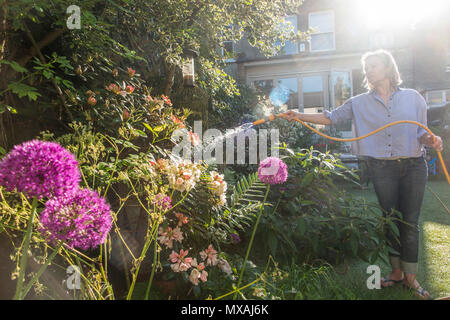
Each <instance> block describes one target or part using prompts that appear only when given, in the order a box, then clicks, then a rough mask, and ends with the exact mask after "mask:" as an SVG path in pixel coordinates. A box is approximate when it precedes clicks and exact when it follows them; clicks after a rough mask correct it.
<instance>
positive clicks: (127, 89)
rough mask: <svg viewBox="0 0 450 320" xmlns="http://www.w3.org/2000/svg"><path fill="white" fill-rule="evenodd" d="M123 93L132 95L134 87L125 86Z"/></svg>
mask: <svg viewBox="0 0 450 320" xmlns="http://www.w3.org/2000/svg"><path fill="white" fill-rule="evenodd" d="M125 91H126V92H128V93H133V91H134V87H133V86H130V85H128V86H126V88H125Z"/></svg>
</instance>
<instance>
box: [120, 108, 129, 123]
mask: <svg viewBox="0 0 450 320" xmlns="http://www.w3.org/2000/svg"><path fill="white" fill-rule="evenodd" d="M129 118H130V113H129V112H128V110H127V109H123V112H122V119H123V121H127V120H128V119H129Z"/></svg>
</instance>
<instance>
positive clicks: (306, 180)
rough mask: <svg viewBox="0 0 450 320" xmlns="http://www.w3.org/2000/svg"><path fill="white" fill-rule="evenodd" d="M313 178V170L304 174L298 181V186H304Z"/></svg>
mask: <svg viewBox="0 0 450 320" xmlns="http://www.w3.org/2000/svg"><path fill="white" fill-rule="evenodd" d="M313 179H314V172H309V173H307V174H306V175H305V177H304V178H303V179H302V181H301V183H300V187H302V188H304V187H307V186H309V185H310V184H311V182H312V181H313Z"/></svg>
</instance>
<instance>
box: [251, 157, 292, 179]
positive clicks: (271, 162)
mask: <svg viewBox="0 0 450 320" xmlns="http://www.w3.org/2000/svg"><path fill="white" fill-rule="evenodd" d="M287 177H288V171H287V165H286V164H285V163H284V162H283V161H282V160H281V159H279V158H276V157H268V158H266V159H264V160H263V161H261V163H260V164H259V168H258V178H259V180H261V181H262V182H264V183H267V184H281V183H283V182H285V181H286V180H287Z"/></svg>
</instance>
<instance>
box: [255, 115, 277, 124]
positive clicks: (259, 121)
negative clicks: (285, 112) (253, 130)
mask: <svg viewBox="0 0 450 320" xmlns="http://www.w3.org/2000/svg"><path fill="white" fill-rule="evenodd" d="M274 119H275V116H274V115H273V114H271V115H269V116H267V117H264V118H262V119H259V120H256V121H255V122H253V124H254V125H255V126H257V125H258V124H261V123H264V122H268V121H272V120H274Z"/></svg>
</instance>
